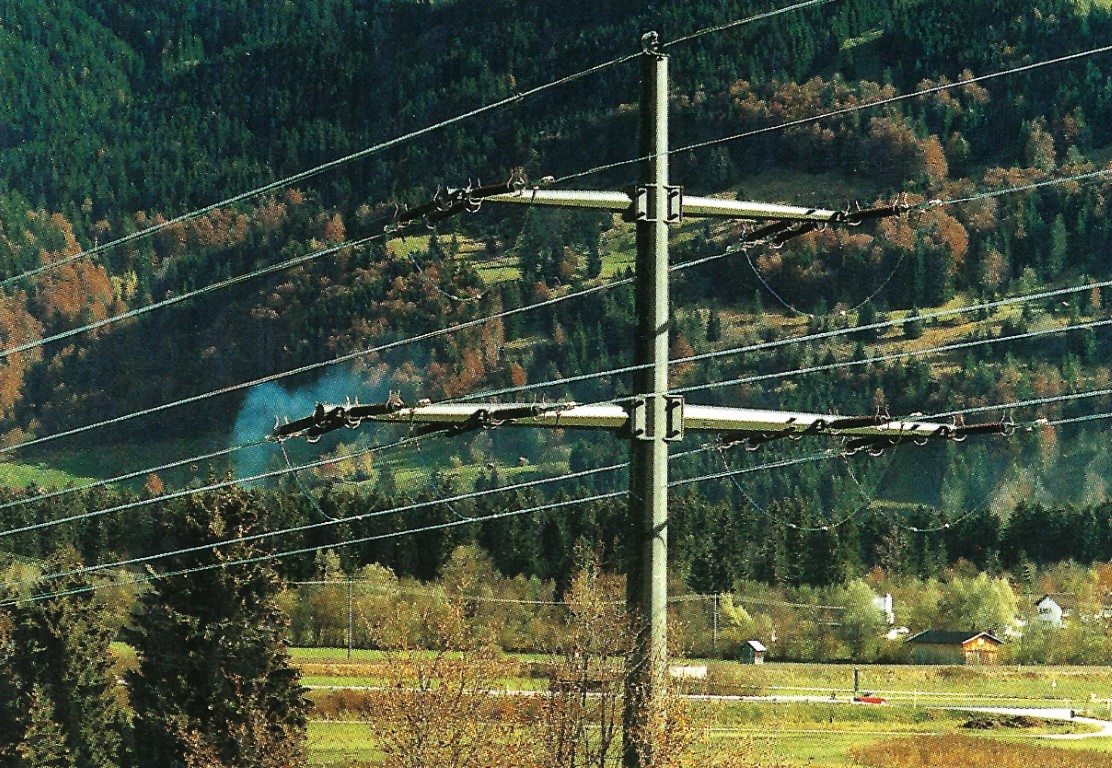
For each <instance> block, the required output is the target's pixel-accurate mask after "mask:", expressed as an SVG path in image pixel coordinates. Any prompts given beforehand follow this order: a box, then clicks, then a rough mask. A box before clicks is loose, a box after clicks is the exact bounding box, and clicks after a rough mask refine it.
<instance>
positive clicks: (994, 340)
mask: <svg viewBox="0 0 1112 768" xmlns="http://www.w3.org/2000/svg"><path fill="white" fill-rule="evenodd" d="M1109 325H1112V320H1094V321H1092V322H1088V323H1079V324H1077V325H1066V326H1061V327H1053V328H1044V329H1042V330H1038V331H1028V332H1026V333H1016V334H1012V335H1010V336H995V337H989V338H984V339H974V340H972V341H962V342H958V343H956V344H946V345H943V346H940V347H926V348H924V349H910V350H900V351H899V352H892V353H890V354H886V355H876V356H873V357H865V358H862V359H860V360H843V361H841V362H836V363H826V364H823V365H811V366H807V367H805V368H796V369H793V370H790V371H777V372H775V373H762V374H755V375H752V376H741V377H739V378H736V379H728V380H726V381H716V382H712V383H710V384H696V385H693V386H689V387H678V388H676V389H673V390H672V393H673V394H683V393H687V392H700V391H704V390H708V389H716V388H718V387H729V386H733V385H735V384H751V383H753V382H757V381H769V380H773V379H786V378H791V377H794V376H802V375H805V374H809V373H821V372H824V371H833V370H837V369H840V368H852V367H856V366H864V365H872V364H874V363H883V362H886V361H889V360H901V359H903V358H907V357H923V356H925V355H933V354H937V353H941V352H954V351H957V350H961V349H971V348H973V347H980V346H986V345H990V344H1003V343H1007V342H1012V341H1021V340H1023V339H1036V338H1040V337H1042V336H1051V335H1055V334H1060V333H1072V332H1074V331H1085V330H1092V329H1093V328H1104V327H1107V326H1109Z"/></svg>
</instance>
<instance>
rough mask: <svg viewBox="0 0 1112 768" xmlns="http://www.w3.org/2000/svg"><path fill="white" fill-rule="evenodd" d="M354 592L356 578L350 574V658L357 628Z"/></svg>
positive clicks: (349, 657)
mask: <svg viewBox="0 0 1112 768" xmlns="http://www.w3.org/2000/svg"><path fill="white" fill-rule="evenodd" d="M354 592H355V580H354V579H352V578H351V577H350V576H349V577H348V659H349V660H350V659H351V653H352V649H353V648H354V647H355V638H354V634H355V633H354V632H353V630H354V629H355V612H354V605H353V602H354V597H355V595H354Z"/></svg>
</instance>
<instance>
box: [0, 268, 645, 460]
mask: <svg viewBox="0 0 1112 768" xmlns="http://www.w3.org/2000/svg"><path fill="white" fill-rule="evenodd" d="M632 282H633V278H623V279H621V280H613V281H610V282H607V283H602V284H599V285H595V286H591V287H590V288H584V289H582V290H579V291H571V292H569V293H565V294H563V295H561V296H554V297H553V298H551V299H546V300H544V301H538V302H533V303H531V304H526V305H524V306H521V307H515V308H513V309H507V310H504V311H502V312H496V313H494V314H492V315H486V316H485V317H480V318H476V319H474V320H467V321H464V322H462V323H457V324H455V325H452V326H448V327H446V328H439V329H437V330H433V331H428V332H426V333H422V334H418V335H416V336H409V337H407V338H404V339H399V340H398V341H392V342H388V343H386V344H380V345H378V346H375V347H369V348H367V349H362V350H357V351H355V352H349V353H347V354H344V355H340V356H338V357H334V358H332V359H330V360H324V361H321V362H317V363H309V364H308V365H303V366H300V367H298V368H292V369H290V370H287V371H282V372H280V373H273V374H270V375H267V376H260V377H259V378H257V379H252V380H250V381H245V382H241V383H239V384H232V385H229V386H226V387H220V388H218V389H213V390H210V391H208V392H204V393H201V394H198V395H191V396H189V397H184V398H181V399H179V400H174V401H171V402H169V403H163V404H162V405H156V406H151V407H150V408H143V409H140V410H138V411H133V412H131V413H127V414H122V415H120V416H113V417H111V418H108V419H102V420H101V421H97V422H93V423H91V424H86V425H84V426H81V427H74V428H72V429H68V430H64V431H62V432H56V433H54V434H50V435H43V436H42V437H35V438H31V439H30V440H24V441H22V442H19V443H15V444H14V445H9V446H3V447H0V455H2V454H5V453H12V452H13V451H17V450H19V449H21V448H28V447H31V446H34V445H41V444H43V443H48V442H51V441H53V440H58V439H60V438H63V437H72V436H74V435H79V434H82V433H85V432H89V431H92V430H96V429H101V428H103V427H108V426H112V425H115V424H122V423H124V422H127V421H131V420H132V419H136V418H139V417H142V416H150V415H152V414H155V413H161V412H162V411H167V410H170V409H172V408H179V407H181V406H184V405H192V404H193V403H198V402H201V401H204V400H208V399H210V398H213V397H218V396H220V395H227V394H231V393H233V392H238V391H241V390H244V389H250V388H251V387H256V386H258V385H260V384H267V383H270V382H272V381H280V380H282V379H286V378H289V377H291V376H298V375H300V374H303V373H309V372H311V371H317V370H321V369H322V368H328V367H331V366H334V365H340V364H342V363H346V362H349V361H351V360H357V359H359V358H361V357H366V356H368V355H373V354H377V353H380V352H385V351H388V350H391V349H397V348H399V347H403V346H406V345H408V344H415V343H417V342H420V341H427V340H429V339H434V338H437V337H439V336H445V335H448V334H451V333H457V332H459V331H462V330H466V329H467V328H474V327H476V326H479V325H483V324H484V323H489V322H492V321H494V320H501V319H504V318H507V317H512V316H514V315H518V314H521V313H523V312H530V311H533V310H536V309H540V308H542V307H551V306H554V305H556V304H560V303H562V302H565V301H569V300H571V299H575V298H579V297H582V296H589V295H592V294H595V293H601V292H603V291H608V290H611V289H613V288H617V287H619V286H622V285H629V284H631V283H632Z"/></svg>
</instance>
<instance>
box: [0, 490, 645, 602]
mask: <svg viewBox="0 0 1112 768" xmlns="http://www.w3.org/2000/svg"><path fill="white" fill-rule="evenodd" d="M628 493H629V491H626V490H621V491H611V492H609V493H601V494H595V495H593V496H587V497H583V498H578V499H568V500H565V501H558V502H552V503H549V504H540V505H537V506H534V507H528V508H525V509H516V510H507V511H504V512H497V513H493V514H490V515H484V516H483V517H476V518H470V519H467V520H449V521H448V522H445V523H434V524H430V525H426V526H422V527H420V528H410V529H406V530H403V531H393V532H390V533H383V534H376V535H374V536H361V537H359V538H355V539H345V540H342V541H339V542H334V543H332V544H321V545H317V546H310V547H301V548H300V549H293V550H286V551H283V552H272V553H267V554H262V555H256V556H254V557H245V558H240V559H237V560H229V561H226V562H222V563H209V564H206V565H199V566H194V567H192V568H181V569H179V570H176V571H168V572H166V573H152V574H148V575H146V576H138V577H134V578H131V579H125V580H117V581H111V582H108V583H105V584H97V585H87V586H84V587H77V588H74V589H68V590H62V591H59V592H53V593H49V594H43V595H34V596H32V597H28V598H13V599H11V600H6V601H3V602H0V607H9V606H12V605H17V604H19V603H28V602H37V601H40V600H48V599H52V598H56V597H67V596H69V595H76V594H82V593H86V592H93V591H96V590H99V589H104V588H109V587H121V586H128V585H132V584H142V583H145V582H149V581H155V580H157V579H165V578H171V577H175V576H187V575H192V574H195V573H201V572H204V571H211V570H214V569H217V568H227V567H231V566H235V565H249V564H252V563H259V562H265V561H270V560H278V559H282V558H286V557H294V556H297V555H305V554H312V553H314V552H320V551H322V550H326V549H334V548H336V547H342V546H350V545H353V544H365V543H368V542H371V541H381V540H385V539H393V538H398V537H401V536H410V535H416V534H419V533H430V532H432V531H438V530H444V529H447V528H455V527H458V526H460V525H466V524H468V523H476V522H487V521H489V520H498V519H502V518H507V517H515V516H517V515H524V514H529V513H532V512H541V511H546V510H551V509H560V508H564V507H570V506H575V505H579V504H587V503H590V502H594V501H605V500H607V499H613V498H618V497H621V496H626V495H627V494H628ZM210 546H212V545H210Z"/></svg>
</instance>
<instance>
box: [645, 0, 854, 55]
mask: <svg viewBox="0 0 1112 768" xmlns="http://www.w3.org/2000/svg"><path fill="white" fill-rule="evenodd" d="M832 2H834V0H806V2H802V3H795V4H794V5H788V6H785V7H783V8H777V9H775V10H772V11H766V12H764V13H758V14H756V15H754V16H747V17H746V18H743V19H734V20H733V21H728V22H726V23H724V24H718V25H716V26H713V27H706V28H704V29H699V30H696V31H695V32H691V33H690V34H687V35H684V36H683V37H677V38H676V39H675V40H670V41H669V42H667V43H662V44H661V46H660V47H661V48H671V47H672V46H673V45H679V44H680V43H686V42H688V41H689V40H695V39H697V38H700V37H703V36H704V35H712V34H715V33H718V32H724V31H726V30H727V29H733V28H735V27H740V26H742V25H743V24H750V23H752V22H754V21H761V20H763V19H769V18H772V17H773V16H779V15H781V14H783V13H789V12H791V11H798V10H800V9H802V8H809V7H811V6H814V5H826V4H827V3H832Z"/></svg>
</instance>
